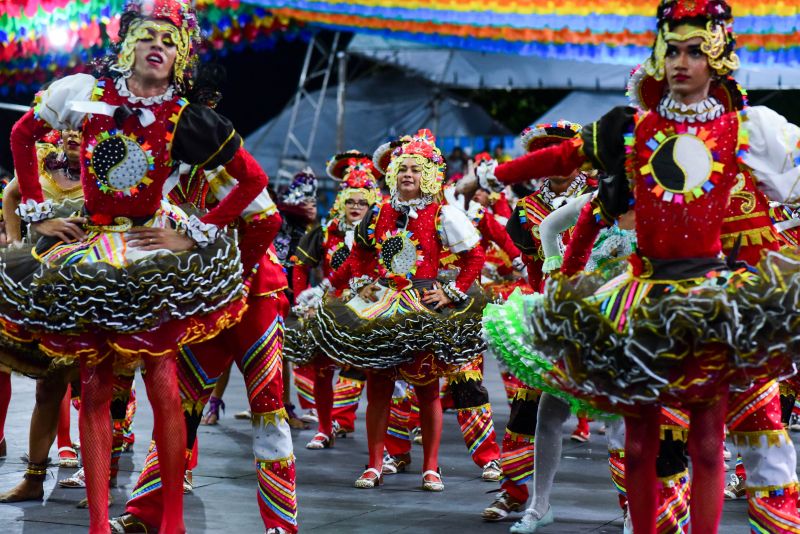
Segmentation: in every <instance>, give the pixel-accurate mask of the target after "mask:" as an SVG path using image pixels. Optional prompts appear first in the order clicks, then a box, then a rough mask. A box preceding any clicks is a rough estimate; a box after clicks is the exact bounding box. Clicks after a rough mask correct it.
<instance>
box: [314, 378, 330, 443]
mask: <svg viewBox="0 0 800 534" xmlns="http://www.w3.org/2000/svg"><path fill="white" fill-rule="evenodd" d="M314 405H315V406H316V407H317V417H319V426H318V428H317V432H322V433H323V434H325V435H326V436H330V435H331V434H332V433H333V428H332V425H333V419H332V417H333V415H332V414H333V369H332V368H331V367H320V368H318V369H316V373H315V374H314Z"/></svg>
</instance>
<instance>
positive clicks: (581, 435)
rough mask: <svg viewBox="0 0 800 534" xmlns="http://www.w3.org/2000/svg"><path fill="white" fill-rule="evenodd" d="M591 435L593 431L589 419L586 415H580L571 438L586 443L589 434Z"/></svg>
mask: <svg viewBox="0 0 800 534" xmlns="http://www.w3.org/2000/svg"><path fill="white" fill-rule="evenodd" d="M591 435H592V434H591V432H589V420H588V419H586V418H585V417H579V418H578V426H577V427H576V428H575V431H574V432H573V433H572V435H571V436H570V439H572V441H577V442H578V443H586V442H587V441H589V436H591Z"/></svg>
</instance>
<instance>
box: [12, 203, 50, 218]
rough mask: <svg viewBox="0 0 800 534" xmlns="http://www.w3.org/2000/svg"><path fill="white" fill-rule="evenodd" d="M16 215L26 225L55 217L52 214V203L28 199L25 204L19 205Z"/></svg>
mask: <svg viewBox="0 0 800 534" xmlns="http://www.w3.org/2000/svg"><path fill="white" fill-rule="evenodd" d="M17 215H19V217H20V219H22V220H23V221H24V222H26V223H35V222H39V221H43V220H45V219H52V218H53V217H54V216H55V214H54V213H53V201H52V200H50V199H47V200H45V201H44V202H36V201H35V200H33V199H28V201H27V202H25V203H24V204H20V205H19V207H18V208H17Z"/></svg>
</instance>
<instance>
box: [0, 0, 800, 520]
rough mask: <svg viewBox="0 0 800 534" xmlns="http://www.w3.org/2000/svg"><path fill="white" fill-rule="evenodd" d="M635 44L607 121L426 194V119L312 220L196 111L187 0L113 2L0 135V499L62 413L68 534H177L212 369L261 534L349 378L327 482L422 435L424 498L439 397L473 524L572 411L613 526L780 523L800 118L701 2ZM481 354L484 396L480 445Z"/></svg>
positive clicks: (545, 507) (546, 469)
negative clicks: (600, 434)
mask: <svg viewBox="0 0 800 534" xmlns="http://www.w3.org/2000/svg"><path fill="white" fill-rule="evenodd" d="M657 27H658V30H657V33H656V35H657V37H656V41H655V43H654V46H653V49H652V53H651V56H650V57H649V58H646V61H645V62H644V63H643V64H642V65H641V66H640V67H638V68H637V69H636V70H635V71H634V72H633V74H632V76H631V78H630V83H629V87H628V94H629V97H630V100H631V103H630V105H629V106H625V107H619V108H615V109H613V110H611V111H609V112H608V113H606V114H605V115H603V116H602V117H601V118H600V119H599V120H598V121H596V122H594V123H592V124H589V125H585V126H581V125H579V124H576V123H574V122H570V121H569V120H568V119H569V117H564V120H561V121H558V122H556V123H553V124H540V125H533V126H531V127H530V128H527V129H526V130H525V131H524V132H522V134H521V140H522V145H523V147H524V149H525V151H526V154H525V155H523V156H521V157H519V158H516V159H513V160H510V161H505V162H499V161H497V160H495V159H493V158H492V156H490V155H489V154H486V153H481V154H478V155H476V156H475V157H474V158H473V159H472V160H471V161H470V163H469V164H468V165H466V166H465V167H464V168H463V169H460V170H462V171H463V172H459V173H454V174H452V176H451V177H450V178H448V179H446V178H445V176H446V174H445V171H446V168H447V162H446V160H445V158H444V157H443V155H442V153H441V151H440V150H439V148H437V146H436V140H435V138H434V136H433V134H432V133H431V132H430V131H429V130H426V129H422V130H419V131H418V132H416V133H411V132H410V133H409V135H405V136H403V137H400V138H399V139H396V140H393V141H391V142H389V143H386V144H385V145H382V146H380V147H378V148H377V149H376V150H374V152H371V153H365V152H361V151H358V150H350V151H347V152H344V153H341V154H336V155H334V156H333V157H332V158H331V160H330V161H329V163H328V165H327V168H326V169H325V171H326V173H327V175H328V177H330V178H331V179H332V180H334V181H335V182H336V183H337V184H338V185H339V191H338V194H337V196H336V199H335V202H334V204H333V207H332V208H331V210H330V212H329V213H327V214H324V216H323V217H322V219H323V221H324V222H323V224H321V225H320V224H317V219H318V213H317V205H316V197H317V178H316V177H315V175H314V173H313V171H311V170H310V169H307V170H304V171H302V172H300V173H298V174H297V175H296V176H295V178H294V180H293V181H292V183H291V185H290V186H289V187H288V189H287V190H285V191H281V192H280V194H278V195H276V194H275V193H274V192H273V191H272V190H271V188H270V187H269V186H268V179H267V176H266V174H265V173H264V171H263V170H262V169H261V167H260V166H259V165H258V163H256V161H255V160H254V159H253V158H252V156H250V154H249V153H248V152H247V151H246V150H245V149H244V147H243V144H242V139H241V138H240V136H239V135H238V134H237V133H236V131H235V129H234V128H233V125H232V124H231V123H230V122H229V121H228V120H227V119H225V118H224V117H222V116H220V115H218V114H217V113H216V112H215V111H214V108H215V106H216V104H217V103H218V102H219V100H220V98H221V94H220V92H219V78H220V72H219V71H217V70H215V69H214V68H203V66H202V65H199V64H198V60H197V50H198V45H199V43H200V41H199V39H200V31H199V27H198V22H197V18H196V16H195V13H194V11H193V9H192V8H191V6H190V4H189V3H187V2H185V1H184V0H156V1H154V2H140V1H132V2H130V3H128V4H127V6H126V8H125V11H124V13H123V15H122V19H121V24H120V31H119V42H118V43H116V44H115V46H114V48H113V50H112V51H111V52H110V53H109V55H107V56H106V57H104V58H102V59H100V60H99V61H97V62H96V63H95V64H94V65H93V73H92V74H88V73H87V74H74V75H71V76H67V77H65V78H62V79H58V80H55V81H53V82H52V83H51V84H49V85H48V86H47V87H46V88H45V89H43V90H42V91H41V92H40V93H39V94H38V95H37V96H36V100H35V102H34V106H33V107H32V109H31V110H30V111H28V112H27V113H26V114H25V115H24V116H23V117H22V119H20V120H19V121H18V122H17V123H16V124H15V126H14V128H13V130H12V132H11V149H12V153H13V156H14V166H15V177H14V179H13V180H12V181H11V182H10V183H9V184H7V186H6V187H5V190H4V193H3V220H4V225H5V239H4V245H5V246H4V248H3V249H2V250H1V251H0V365H2V366H3V368H4V369H5V370H6V371H7V372H4V373H2V374H0V413H2V416H0V419H2V420H4V417H5V411H6V409H7V406H8V401H9V398H10V396H11V382H10V380H9V375H8V372H11V371H13V372H18V373H21V374H24V375H26V376H29V377H31V378H33V379H35V380H36V399H35V407H34V411H33V414H32V418H31V428H30V440H29V445H28V447H29V450H28V460H29V463H28V468H27V470H26V473H25V476H24V479H23V480H22V481H21V482H20V483H19V484H18V485H17V486H16V487H14V488H12V489H10V490H8V491H6V492H5V493H3V494H2V495H0V502H16V501H22V500H30V499H41V498H42V497H43V493H44V492H43V484H44V478H45V476H46V470H47V466H48V453H49V450H50V447H51V446H52V444H53V442H54V441H55V440H56V437H58V461H59V463H60V464H61V465H63V466H67V467H77V465H78V452H77V451H76V450H75V449H74V448H73V446H72V443H71V440H70V435H69V413H70V405H71V403H70V399H71V398H72V399H73V401H72V404H74V405H75V406H76V407H78V409H79V428H80V445H81V447H80V461H81V462H82V465H83V468H82V469H81V470H80V471H79V472H78V473H77V474H76V475H75V476H73V477H71V478H69V479H66V480H63V481H60V484H61V485H65V486H73V487H85V488H86V496H87V499H86V502H85V506H86V507H87V508H88V510H89V518H90V526H89V531H90V532H91V533H107V532H155V531H158V532H161V533H165V534H166V533H169V534H172V533H181V532H185V526H184V519H183V506H182V502H183V494H184V492H185V491H191V488H192V479H191V472H192V469H193V468H194V466H195V465H197V462H198V458H197V429H198V426H199V425H200V424H201V423H206V424H213V423H214V422H215V421H216V420H217V419H218V418H219V414H220V409H221V408H222V407H223V406H224V403H223V401H222V392H223V391H224V388H225V384H226V383H227V377H228V372H229V369H230V366H231V365H232V364H233V363H235V364H236V365H237V366H238V367H239V369H240V370H241V374H242V376H243V378H244V381H245V388H246V391H247V396H248V401H249V410H248V411H247V412H246V413H244V414H243V415H242V416H243V417H245V418H247V419H249V420H250V421H251V423H252V430H253V455H254V459H255V462H254V467H255V470H256V480H257V485H258V489H257V493H256V501H257V504H258V509H259V511H260V514H261V517H262V519H263V523H264V527H265V529H266V531H267V532H268V533H270V534H278V533H294V532H297V531H298V525H299V523H298V503H297V498H296V488H295V457H294V453H293V444H292V434H291V428H292V427H293V426H296V425H298V424H302V422H300V420H301V418H305V419H306V420H307V421H313V422H314V423H316V424H317V425H318V427H317V431H316V433H315V435H314V436H313V438H312V439H311V440H310V441H309V442H308V443H307V444H305V447H307V448H308V449H312V450H319V451H322V452H319V453H314V454H315V455H316V454H319V455H320V458H322V457H323V456H324V455H325V452H324V450H325V449H328V448H330V447H333V446H334V445H335V440H336V438H337V437H341V436H344V435H347V434H348V433H352V432H353V431H354V429H355V424H356V409H357V407H358V404H359V400H360V397H361V395H362V391H363V390H364V389H365V390H366V431H367V432H366V434H367V445H368V458H367V465H366V469H365V470H364V471H363V472H362V473H361V474H360V475H359V474H357V473H354V483H353V485H354V487H355V488H359V489H372V488H377V487H379V486H381V485H382V484H384V480H385V477H387V476H388V475H392V474H395V473H398V472H402V471H407V470H409V469H410V468H411V455H410V451H411V443H412V442H413V441H420V442H421V444H422V449H423V459H422V464H421V466H419V470H420V472H421V480H420V484H421V488H422V489H423V490H427V491H433V492H441V491H444V490H445V481H444V479H443V477H442V472H441V470H440V459H439V444H440V440H441V433H442V409H443V406H445V407H446V408H449V409H453V410H455V411H456V413H457V417H458V422H459V425H460V428H461V432H462V434H463V439H464V443H465V445H466V448H467V451H468V453H469V454H470V456H471V458H472V460H473V461H474V462H475V464H476V466H477V468H478V469H480V470H481V476H482V478H483V479H485V480H489V481H498V482H499V483H500V485H501V490H500V492H499V493H498V494H496V495H495V496H494V497H492V500H491V501H490V502H487V503H485V508H484V509H483V510H482V511H479V510H476V522H479V521H481V518H482V520H484V521H501V520H505V519H507V518H508V517H509V516H511V515H513V514H521V516H518V521H516V522H515V523H513V525H512V526H511V532H515V533H532V532H535V531H537V529H538V528H540V527H543V526H546V525H548V524H551V523H553V522H554V521H556V520H557V517H556V514H555V513H554V510H553V508H552V507H551V505H550V494H551V490H552V486H553V481H554V477H555V473H556V472H557V470H558V466H559V462H560V458H561V446H562V431H561V429H562V426H563V424H564V422H565V421H566V420H567V419H568V418H569V417H570V415H572V414H575V415H577V416H578V420H579V425H578V428H576V430H575V433H574V434H573V437H574V438H575V439H577V440H584V441H585V440H586V439H587V438H588V423H587V421H588V420H589V418H594V419H602V420H603V421H605V426H604V428H605V434H606V437H607V442H608V451H609V468H610V483H611V484H613V486H614V487H615V488H616V490H617V491H618V493H619V505H620V507H621V510H622V512H623V515H624V530H625V532H626V533H631V532H635V533H636V534H652V533H656V532H658V533H685V532H688V531H690V530H691V532H693V533H712V532H717V529H718V526H719V521H720V517H721V512H722V503H723V498H724V496H728V497H731V498H739V497H745V496H746V498H747V500H748V504H749V507H748V515H749V527H750V529H751V531H753V532H757V533H762V532H770V533H798V532H800V516H799V515H798V511H797V504H798V481H797V476H796V473H795V470H796V454H795V449H794V446H793V444H792V441H791V439H790V438H789V436H788V434H787V432H786V428H785V423H786V422H787V419H788V415H789V414H790V413H791V411H792V406H793V404H794V396H795V394H794V391H795V386H796V384H795V382H793V378H792V376H793V374H794V373H795V371H796V361H797V355H798V354H800V308H798V304H800V303H798V295H799V294H800V292H799V290H800V251H798V248H797V247H798V240H799V239H800V217H799V216H798V214H797V213H796V212H795V207H796V203H797V202H798V197H800V128H798V127H797V126H795V125H792V124H790V123H788V122H787V121H786V120H785V119H784V118H783V117H781V116H780V115H778V114H777V113H775V112H774V111H772V110H770V109H768V108H765V107H760V106H749V105H748V103H747V99H746V94H745V92H744V90H743V89H742V88H741V87H740V86H739V85H738V84H737V83H736V81H735V79H734V78H733V77H732V76H731V75H732V73H733V72H734V71H735V70H736V69H737V67H738V64H739V63H738V57H737V55H736V52H735V35H734V33H733V17H732V14H731V9H730V7H729V6H728V5H727V4H726V3H725V1H724V0H694V1H691V2H689V1H681V0H663V1H662V3H661V5H660V6H659V8H658V13H657ZM643 59H645V58H643ZM364 148H371V147H364ZM489 355H492V356H493V357H494V358H496V359H497V360H498V362H499V363H500V365H501V369H502V379H503V383H504V385H505V389H506V394H507V399H504V400H507V401H508V403H509V404H510V405H511V415H510V418H509V421H508V425H507V427H506V429H505V431H504V433H503V437H502V439H501V440H500V445H498V439H497V436H496V431H495V428H494V425H493V421H492V406H491V404H490V402H489V396H488V393H487V390H486V388H485V387H484V386H483V385H482V381H483V362H484V358H486V357H487V356H489ZM137 369H141V370H142V374H143V377H144V383H145V386H146V389H147V391H146V393H147V396H148V400H149V402H150V405H151V406H152V409H153V415H154V430H153V439H152V444H151V446H150V449H149V452H148V455H147V458H146V460H145V462H144V465H143V466H142V471H141V474H140V476H139V479H138V481H137V483H136V486H135V488H134V490H133V492H132V493H131V496H130V499H129V500H128V502H127V503H126V507H125V513H124V514H123V515H121V516H119V517H115V518H109V514H108V504H109V484H113V482H114V480H115V478H116V476H117V470H118V463H119V458H120V455H121V454H122V452H123V451H124V450H125V449H126V448H130V446H131V445H132V443H133V440H134V435H133V433H132V430H131V419H132V418H133V413H134V412H135V407H136V392H135V391H134V389H133V377H134V374H135V372H136V370H137ZM292 375H293V376H294V380H295V384H296V386H297V390H298V391H299V403H300V406H299V407H298V408H299V410H303V411H304V413H300V412H299V411H297V410H296V409H295V406H294V405H293V404H292V403H291V400H290V397H289V395H288V391H289V387H288V386H289V384H288V382H289V379H290V376H292ZM140 394H141V393H140ZM495 402H497V399H495ZM207 404H208V410H207V412H206V414H205V415H203V412H204V409H205V407H206V405H207ZM0 430H1V429H0ZM726 432H727V433H728V434H729V435H730V438H731V441H732V444H733V446H732V449H733V451H734V452H735V453H736V471H735V474H734V475H733V476H732V477H731V479H730V481H729V483H728V484H727V485H726V481H725V465H724V458H725V455H726V453H727V451H726V450H725V448H724V442H725V437H726ZM534 443H535V452H534ZM6 452H7V451H6V448H5V440H4V439H3V440H0V453H2V454H3V455H5V454H6ZM689 459H691V469H690V465H689ZM414 467H415V468H416V466H414ZM531 481H532V490H533V491H532V492H531V490H530V488H529V483H530V482H531ZM627 488H630V489H631V490H632V491H630V492H628V491H627V490H626V489H627ZM690 494H691V498H690ZM526 506H527V507H526ZM479 512H480V513H479ZM478 515H480V517H478ZM300 517H301V518H302V515H301V516H300ZM300 524H302V523H300Z"/></svg>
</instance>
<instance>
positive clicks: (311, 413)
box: [300, 408, 319, 423]
mask: <svg viewBox="0 0 800 534" xmlns="http://www.w3.org/2000/svg"><path fill="white" fill-rule="evenodd" d="M300 420H301V421H303V422H304V423H319V416H318V415H317V410H315V409H314V408H311V409H310V410H307V411H306V413H304V414H303V415H301V416H300Z"/></svg>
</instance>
